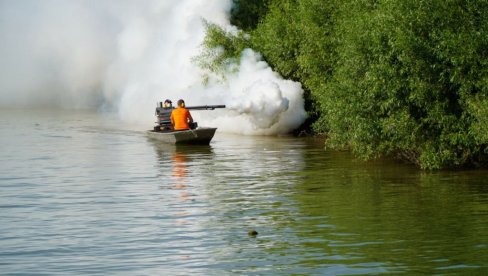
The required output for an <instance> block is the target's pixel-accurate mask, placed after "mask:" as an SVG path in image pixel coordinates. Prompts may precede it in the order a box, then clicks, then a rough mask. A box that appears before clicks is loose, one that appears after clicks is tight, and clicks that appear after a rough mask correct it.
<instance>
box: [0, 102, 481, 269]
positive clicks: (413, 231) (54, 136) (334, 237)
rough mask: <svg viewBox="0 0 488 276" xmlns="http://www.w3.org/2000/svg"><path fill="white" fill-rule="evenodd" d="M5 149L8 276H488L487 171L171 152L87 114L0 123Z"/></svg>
mask: <svg viewBox="0 0 488 276" xmlns="http://www.w3.org/2000/svg"><path fill="white" fill-rule="evenodd" d="M150 127H152V125H150V124H148V128H150ZM0 142H1V147H2V149H1V152H0V162H1V166H0V274H3V275H10V274H12V275H15V274H35V275H53V274H58V275H228V274H236V275H241V274H246V275H258V274H259V275H263V274H265V275H266V274H267V275H277V274H283V275H290V274H298V275H351V274H382V273H385V274H401V273H405V274H435V275H448V274H464V275H466V274H468V275H484V274H486V273H488V172H487V171H480V170H478V171H455V172H434V173H426V172H420V171H418V170H417V169H415V168H413V167H411V166H408V165H404V164H399V163H396V162H392V161H388V160H382V161H381V160H380V161H375V162H361V161H358V160H355V159H354V158H353V157H352V156H351V155H350V154H348V153H346V152H332V151H325V150H324V148H323V145H322V143H321V142H320V141H316V140H311V139H301V138H292V137H281V138H277V137H243V136H235V135H226V134H223V133H220V132H218V131H217V134H216V137H215V138H214V140H213V141H212V143H211V144H210V146H203V147H202V146H193V147H189V146H186V147H183V146H178V147H175V146H171V145H163V144H158V143H157V142H153V141H151V140H149V139H148V138H147V137H146V136H145V134H144V132H143V131H137V130H131V128H129V127H124V126H123V124H122V123H121V122H119V121H117V120H116V119H113V118H110V117H108V116H102V115H97V114H91V113H82V112H76V113H74V114H73V113H68V112H48V111H29V112H27V111H22V112H21V111H0ZM251 230H255V231H257V232H258V235H257V236H253V235H249V234H248V233H249V232H250V231H251Z"/></svg>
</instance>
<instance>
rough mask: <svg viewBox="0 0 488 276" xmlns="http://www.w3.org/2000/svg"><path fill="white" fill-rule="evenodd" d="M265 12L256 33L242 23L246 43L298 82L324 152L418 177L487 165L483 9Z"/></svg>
mask: <svg viewBox="0 0 488 276" xmlns="http://www.w3.org/2000/svg"><path fill="white" fill-rule="evenodd" d="M238 2H242V3H244V2H255V1H238ZM258 2H259V1H258ZM255 3H256V2H255ZM266 7H267V8H266V9H265V11H266V13H265V14H264V15H263V14H261V15H260V16H259V20H258V21H255V23H256V24H257V25H253V24H247V25H246V26H248V27H250V29H249V33H250V36H251V38H250V40H247V41H246V42H247V43H250V45H249V46H252V48H254V49H256V50H258V51H260V52H261V53H262V54H263V56H264V58H265V59H266V61H267V62H268V63H269V64H270V65H271V66H272V67H273V68H274V69H275V70H277V71H278V72H279V73H280V74H282V75H283V76H284V77H286V78H292V79H294V80H298V81H300V82H302V84H303V85H304V87H305V89H306V90H307V91H308V92H309V94H308V97H307V99H306V100H307V103H308V107H307V108H308V110H309V111H310V112H312V113H314V114H315V115H316V116H315V117H314V118H316V121H315V122H314V124H313V127H314V129H315V131H317V132H321V133H324V132H325V133H327V134H328V137H329V138H328V140H327V142H326V143H327V146H329V147H332V148H350V149H352V150H353V151H354V152H355V153H356V154H357V155H358V156H359V157H362V158H364V159H370V158H376V157H380V156H385V155H392V156H397V157H399V158H402V159H406V160H408V161H410V162H412V163H415V164H417V165H419V166H420V167H422V168H425V169H439V168H449V167H460V166H470V165H477V166H479V165H486V163H487V162H486V161H487V157H488V147H487V145H488V64H487V63H488V1H486V0H430V1H424V0H412V1H403V0H366V1H354V0H345V1H344V0H342V1H341V0H329V1H321V0H270V1H269V3H268V2H267V5H266ZM253 20H255V19H253ZM252 26H256V27H255V28H252ZM214 39H215V38H214ZM220 40H223V39H222V38H220ZM215 41H218V39H216V40H215ZM228 42H229V43H234V42H233V41H228ZM223 45H224V48H225V49H227V48H228V49H230V53H232V54H233V55H236V54H238V52H239V51H238V50H237V51H236V50H234V48H235V46H233V47H234V48H232V47H230V45H229V46H225V45H226V44H223ZM238 45H239V43H238ZM240 45H242V44H240ZM236 49H239V47H237V48H236Z"/></svg>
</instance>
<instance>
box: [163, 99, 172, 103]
mask: <svg viewBox="0 0 488 276" xmlns="http://www.w3.org/2000/svg"><path fill="white" fill-rule="evenodd" d="M164 102H165V103H173V102H171V100H169V99H166V100H165V101H164Z"/></svg>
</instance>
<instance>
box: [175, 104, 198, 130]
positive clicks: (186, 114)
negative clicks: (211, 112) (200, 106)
mask: <svg viewBox="0 0 488 276" xmlns="http://www.w3.org/2000/svg"><path fill="white" fill-rule="evenodd" d="M177 105H178V108H176V109H174V110H173V111H172V112H171V123H172V124H173V126H174V129H175V130H187V129H190V124H191V123H193V118H192V117H191V114H190V111H189V110H188V109H186V108H185V101H184V100H182V99H180V100H178V102H177Z"/></svg>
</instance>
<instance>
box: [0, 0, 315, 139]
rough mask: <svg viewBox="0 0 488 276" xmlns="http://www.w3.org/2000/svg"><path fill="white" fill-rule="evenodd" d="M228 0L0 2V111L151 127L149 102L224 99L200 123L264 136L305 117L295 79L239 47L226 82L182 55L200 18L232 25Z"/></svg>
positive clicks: (200, 33)
mask: <svg viewBox="0 0 488 276" xmlns="http://www.w3.org/2000/svg"><path fill="white" fill-rule="evenodd" d="M231 4H232V1H231V0H212V1H205V0H165V1H159V0H143V1H137V0H104V1H96V0H71V1H64V0H42V1H39V0H23V1H17V0H0V36H1V42H0V59H1V61H2V62H1V63H0V108H6V107H9V108H11V107H15V108H31V107H44V108H46V107H47V108H64V109H71V108H74V109H82V108H83V109H87V108H89V109H97V110H99V111H102V112H117V113H118V114H119V115H120V118H121V119H123V120H126V121H127V122H131V123H138V124H139V125H141V126H142V127H143V128H151V127H152V124H153V122H154V108H155V106H156V103H157V102H159V101H163V100H164V99H166V98H169V99H171V100H173V101H174V102H175V101H176V100H178V99H180V98H183V99H185V100H186V103H187V105H205V104H207V105H210V104H225V105H227V107H228V108H226V109H225V110H216V111H195V112H194V117H195V118H196V119H197V120H198V122H199V125H201V126H207V125H208V126H215V127H219V130H220V131H226V132H234V133H242V134H250V135H252V134H264V135H272V134H279V133H286V132H289V131H290V130H292V129H294V128H296V127H298V126H299V125H300V124H301V123H302V122H303V121H304V119H305V117H306V114H305V111H304V107H303V95H302V94H303V91H302V88H301V86H300V84H299V83H296V82H292V81H289V80H284V79H283V78H281V77H280V76H279V75H278V74H276V73H275V72H273V71H272V69H271V68H270V67H269V66H268V65H267V64H266V63H265V62H264V61H262V58H261V56H260V54H259V53H256V52H254V51H253V50H251V49H247V50H246V51H245V52H244V53H243V55H242V57H241V62H240V64H239V65H236V66H238V67H237V70H232V71H229V72H228V73H227V74H226V81H225V82H219V81H216V80H213V79H212V78H211V79H210V80H209V82H208V83H207V84H206V85H203V84H202V75H203V72H202V69H201V68H199V67H198V66H197V65H196V64H195V63H194V62H193V61H192V60H193V58H194V57H195V56H197V55H199V53H200V52H201V48H200V47H201V43H202V41H203V38H204V36H205V27H204V24H203V20H207V21H209V22H211V23H216V24H218V25H220V26H222V27H224V28H226V29H229V30H230V29H233V28H235V27H233V26H231V25H230V23H229V11H230V8H231Z"/></svg>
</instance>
